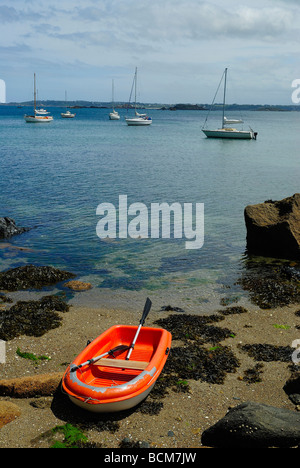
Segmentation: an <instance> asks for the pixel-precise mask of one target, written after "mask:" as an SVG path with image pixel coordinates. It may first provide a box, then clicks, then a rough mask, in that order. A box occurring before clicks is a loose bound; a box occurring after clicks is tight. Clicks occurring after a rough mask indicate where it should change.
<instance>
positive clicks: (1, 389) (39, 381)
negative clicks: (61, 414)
mask: <svg viewBox="0 0 300 468" xmlns="http://www.w3.org/2000/svg"><path fill="white" fill-rule="evenodd" d="M62 376H63V374H62V373H56V374H43V375H33V376H30V377H20V378H16V379H7V380H0V395H1V396H10V397H14V398H33V397H36V396H50V395H53V394H54V392H55V391H56V389H57V387H58V386H59V384H60V381H61V379H62Z"/></svg>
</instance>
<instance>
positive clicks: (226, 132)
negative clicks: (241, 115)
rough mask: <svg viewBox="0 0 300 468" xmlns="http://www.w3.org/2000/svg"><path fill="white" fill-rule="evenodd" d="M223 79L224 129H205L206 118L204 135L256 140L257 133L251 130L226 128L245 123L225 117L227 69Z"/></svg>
mask: <svg viewBox="0 0 300 468" xmlns="http://www.w3.org/2000/svg"><path fill="white" fill-rule="evenodd" d="M223 78H224V97H223V114H222V128H219V129H216V130H208V129H205V128H204V127H205V125H206V121H207V118H206V120H205V123H204V126H203V128H202V131H203V133H204V134H205V135H206V136H207V138H231V139H237V140H256V137H257V132H254V131H253V130H252V129H251V128H250V129H249V130H237V129H236V128H232V127H226V125H228V124H240V123H243V121H242V120H230V119H227V118H226V117H225V105H226V84H227V68H225V71H224V73H223V76H222V79H223ZM219 86H220V85H219ZM213 104H214V103H213ZM213 104H212V105H213Z"/></svg>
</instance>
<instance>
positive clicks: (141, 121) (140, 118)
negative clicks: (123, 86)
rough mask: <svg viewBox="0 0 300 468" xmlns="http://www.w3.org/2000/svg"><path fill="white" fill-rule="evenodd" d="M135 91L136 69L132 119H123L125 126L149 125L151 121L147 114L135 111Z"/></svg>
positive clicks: (135, 84)
mask: <svg viewBox="0 0 300 468" xmlns="http://www.w3.org/2000/svg"><path fill="white" fill-rule="evenodd" d="M136 89H137V68H136V69H135V74H134V114H135V115H134V117H125V120H126V123H127V125H135V126H138V125H151V124H152V119H151V117H148V116H147V114H139V113H138V112H137V111H136Z"/></svg>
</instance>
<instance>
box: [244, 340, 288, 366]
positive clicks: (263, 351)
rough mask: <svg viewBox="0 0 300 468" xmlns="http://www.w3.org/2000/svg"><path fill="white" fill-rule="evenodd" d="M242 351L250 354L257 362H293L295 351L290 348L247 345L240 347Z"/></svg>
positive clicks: (269, 345)
mask: <svg viewBox="0 0 300 468" xmlns="http://www.w3.org/2000/svg"><path fill="white" fill-rule="evenodd" d="M240 349H241V350H242V351H245V352H246V353H248V355H249V356H250V357H252V358H253V359H255V361H264V362H272V361H281V362H291V356H292V353H293V351H294V349H293V348H291V347H290V346H276V345H271V344H266V343H264V344H245V345H242V346H240Z"/></svg>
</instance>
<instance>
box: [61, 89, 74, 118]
mask: <svg viewBox="0 0 300 468" xmlns="http://www.w3.org/2000/svg"><path fill="white" fill-rule="evenodd" d="M65 101H66V112H62V113H61V114H60V115H61V116H62V118H63V119H74V117H75V115H76V114H72V113H71V112H70V111H69V110H68V108H67V102H68V101H67V91H66V92H65Z"/></svg>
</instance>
